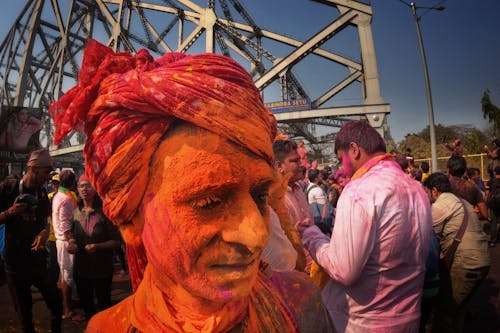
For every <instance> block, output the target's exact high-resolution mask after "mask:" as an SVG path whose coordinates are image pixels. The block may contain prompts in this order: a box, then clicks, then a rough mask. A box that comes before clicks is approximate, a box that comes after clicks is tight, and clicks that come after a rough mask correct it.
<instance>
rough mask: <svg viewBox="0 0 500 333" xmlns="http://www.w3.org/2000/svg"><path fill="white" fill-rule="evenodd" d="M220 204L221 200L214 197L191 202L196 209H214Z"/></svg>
mask: <svg viewBox="0 0 500 333" xmlns="http://www.w3.org/2000/svg"><path fill="white" fill-rule="evenodd" d="M221 204H222V200H221V199H220V198H218V197H215V196H208V197H206V198H202V199H199V200H195V201H194V202H193V207H194V208H196V209H214V208H216V207H218V206H219V205H221Z"/></svg>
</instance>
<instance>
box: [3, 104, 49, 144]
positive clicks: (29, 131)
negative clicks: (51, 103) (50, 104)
mask: <svg viewBox="0 0 500 333" xmlns="http://www.w3.org/2000/svg"><path fill="white" fill-rule="evenodd" d="M41 116H42V112H41V110H40V109H37V108H27V107H17V106H11V107H2V114H1V117H0V150H2V151H14V152H28V151H30V150H32V149H34V148H37V147H39V146H40V142H39V133H40V130H41V128H42V121H41Z"/></svg>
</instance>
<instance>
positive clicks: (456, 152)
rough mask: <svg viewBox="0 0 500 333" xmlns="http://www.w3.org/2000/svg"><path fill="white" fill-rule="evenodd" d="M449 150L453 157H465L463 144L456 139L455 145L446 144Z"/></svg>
mask: <svg viewBox="0 0 500 333" xmlns="http://www.w3.org/2000/svg"><path fill="white" fill-rule="evenodd" d="M444 145H445V147H446V148H448V150H450V151H451V156H460V157H462V156H463V155H464V150H463V149H462V142H461V141H460V139H455V140H454V141H453V145H450V144H448V143H445V144H444Z"/></svg>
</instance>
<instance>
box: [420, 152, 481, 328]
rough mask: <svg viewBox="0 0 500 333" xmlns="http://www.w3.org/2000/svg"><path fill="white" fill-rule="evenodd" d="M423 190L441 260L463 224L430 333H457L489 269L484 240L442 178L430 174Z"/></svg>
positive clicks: (469, 211)
mask: <svg viewBox="0 0 500 333" xmlns="http://www.w3.org/2000/svg"><path fill="white" fill-rule="evenodd" d="M454 157H456V158H461V157H458V156H454ZM424 186H425V190H426V192H427V195H428V197H429V201H430V202H431V203H432V225H433V229H434V232H435V233H436V236H437V238H438V240H439V243H440V245H441V258H445V257H447V255H448V254H449V252H450V251H452V244H453V243H454V239H455V238H456V237H457V234H458V230H460V227H461V225H462V223H467V226H466V229H465V233H464V234H463V237H462V239H461V240H460V241H459V243H458V247H457V248H456V252H455V254H454V256H453V257H451V267H447V268H446V267H444V268H445V270H446V273H447V274H441V277H440V278H441V286H440V292H439V295H438V300H437V304H436V305H435V312H434V320H433V322H432V332H436V333H448V332H449V333H460V332H462V331H463V326H464V319H465V313H466V309H467V304H468V301H469V300H470V298H471V296H472V295H473V294H474V292H475V291H476V290H477V287H478V286H479V284H480V283H481V281H483V280H484V279H485V278H486V275H487V274H488V271H489V269H490V256H489V252H488V238H487V236H486V234H485V233H484V232H483V231H482V229H481V225H480V224H479V221H478V218H477V214H476V213H475V212H474V208H473V206H472V205H471V204H470V203H469V202H468V201H467V200H463V199H460V198H459V197H457V196H456V195H454V194H453V193H452V186H451V184H450V180H449V178H448V177H447V176H446V175H445V174H443V173H440V172H436V173H433V174H431V175H430V176H429V178H427V180H426V181H425V183H424ZM464 214H465V215H466V217H465V219H464Z"/></svg>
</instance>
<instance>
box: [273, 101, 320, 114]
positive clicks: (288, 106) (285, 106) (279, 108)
mask: <svg viewBox="0 0 500 333" xmlns="http://www.w3.org/2000/svg"><path fill="white" fill-rule="evenodd" d="M265 105H266V108H268V109H269V111H271V112H272V113H280V112H289V111H299V110H307V109H310V108H311V100H310V99H309V98H301V99H292V100H288V101H278V102H271V103H265Z"/></svg>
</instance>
